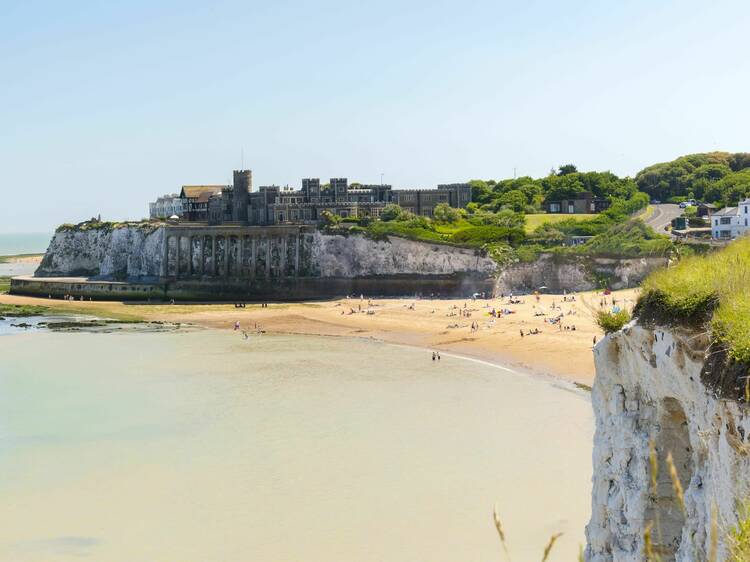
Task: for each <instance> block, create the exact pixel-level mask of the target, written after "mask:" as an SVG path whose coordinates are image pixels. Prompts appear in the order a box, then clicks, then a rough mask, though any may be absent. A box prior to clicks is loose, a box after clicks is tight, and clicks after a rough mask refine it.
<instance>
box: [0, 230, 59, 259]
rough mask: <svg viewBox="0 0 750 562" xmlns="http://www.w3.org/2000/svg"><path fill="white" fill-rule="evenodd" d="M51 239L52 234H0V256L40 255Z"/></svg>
mask: <svg viewBox="0 0 750 562" xmlns="http://www.w3.org/2000/svg"><path fill="white" fill-rule="evenodd" d="M51 239H52V234H51V233H49V232H31V233H24V234H0V256H14V255H17V254H42V253H44V252H45V250H46V249H47V246H48V245H49V241H50V240H51Z"/></svg>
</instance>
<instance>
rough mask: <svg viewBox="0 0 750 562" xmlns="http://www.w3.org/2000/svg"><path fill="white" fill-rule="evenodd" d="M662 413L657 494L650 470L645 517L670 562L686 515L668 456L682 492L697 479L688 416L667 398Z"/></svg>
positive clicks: (656, 437) (657, 442)
mask: <svg viewBox="0 0 750 562" xmlns="http://www.w3.org/2000/svg"><path fill="white" fill-rule="evenodd" d="M659 411H660V417H659V423H658V425H657V426H656V432H655V434H654V435H652V439H653V440H654V444H655V446H656V457H657V461H658V464H659V467H658V471H657V479H656V490H655V493H654V490H653V489H652V486H651V484H650V483H651V478H652V475H651V468H650V467H649V503H648V507H647V508H646V513H645V517H646V521H651V522H653V528H652V540H653V542H654V548H655V549H656V550H657V552H658V553H659V554H660V556H661V559H662V560H663V561H664V562H670V561H673V560H674V559H675V554H676V553H677V550H678V548H679V546H680V541H681V540H682V531H683V528H684V526H685V514H684V513H683V511H682V507H681V505H680V502H679V500H678V498H677V494H676V491H675V488H674V485H673V482H672V478H671V476H670V473H669V467H668V465H667V456H668V454H669V453H670V452H671V453H672V460H673V462H674V466H675V469H676V470H677V476H678V478H679V480H680V484H681V485H682V489H683V490H687V487H688V485H689V484H690V480H691V479H692V477H693V470H694V467H693V449H692V447H691V446H690V433H689V431H688V423H687V416H686V415H685V410H683V408H682V406H681V405H680V403H679V402H678V401H677V400H676V399H675V398H665V399H664V400H662V403H661V408H660V409H659Z"/></svg>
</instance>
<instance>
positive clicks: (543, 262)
mask: <svg viewBox="0 0 750 562" xmlns="http://www.w3.org/2000/svg"><path fill="white" fill-rule="evenodd" d="M665 265H666V258H659V257H655V258H630V259H614V258H600V257H594V258H592V257H583V256H582V257H580V258H566V259H560V258H558V259H556V257H555V256H553V255H551V254H542V255H540V256H539V258H538V259H537V260H535V261H534V262H531V263H516V264H513V265H510V266H508V267H506V268H504V269H503V270H502V271H501V272H500V273H499V275H498V278H497V289H496V290H497V292H506V293H507V292H509V291H518V290H521V289H526V290H533V289H537V288H538V287H542V286H546V287H548V288H549V289H550V290H553V291H562V290H566V291H590V290H594V289H598V288H600V287H602V286H604V285H608V286H609V287H610V288H611V289H625V288H628V287H635V286H637V285H638V284H639V283H640V282H641V281H642V280H643V279H644V278H645V277H646V276H647V275H648V274H649V273H650V272H652V271H653V270H654V269H657V268H659V267H663V266H665Z"/></svg>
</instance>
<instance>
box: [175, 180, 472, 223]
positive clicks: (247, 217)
mask: <svg viewBox="0 0 750 562" xmlns="http://www.w3.org/2000/svg"><path fill="white" fill-rule="evenodd" d="M180 198H181V199H182V200H183V203H182V209H183V214H182V216H181V218H182V219H183V220H187V221H192V222H206V223H208V224H211V225H220V224H227V223H239V224H245V225H258V226H261V225H270V224H314V223H317V222H319V221H321V220H322V219H323V216H324V212H325V211H328V212H330V213H332V214H334V215H339V216H341V217H364V216H369V217H373V218H377V217H379V216H380V213H381V211H382V210H383V208H384V207H385V206H386V205H388V204H389V203H395V204H397V205H400V206H401V207H402V208H403V209H404V210H406V211H410V212H412V213H414V214H416V215H422V216H426V217H430V216H432V213H433V211H434V209H435V206H436V205H438V204H439V203H446V204H448V205H450V206H451V207H456V208H463V207H466V205H468V204H469V203H470V202H471V186H470V185H469V184H467V183H454V184H441V185H438V186H437V188H436V189H398V190H396V189H393V188H392V187H391V186H390V185H362V184H352V185H349V182H348V181H347V179H346V178H331V180H330V182H329V183H328V184H327V185H321V183H320V179H318V178H305V179H303V180H302V187H301V189H292V188H289V187H284V188H282V187H279V186H277V185H270V186H261V187H260V188H258V190H257V191H254V190H253V180H252V171H250V170H235V171H234V178H233V182H232V185H185V186H183V187H182V191H181V192H180Z"/></svg>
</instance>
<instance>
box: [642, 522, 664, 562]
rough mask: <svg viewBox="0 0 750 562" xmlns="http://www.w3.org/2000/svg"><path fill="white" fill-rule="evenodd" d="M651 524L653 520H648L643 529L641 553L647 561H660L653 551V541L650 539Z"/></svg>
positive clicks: (652, 524)
mask: <svg viewBox="0 0 750 562" xmlns="http://www.w3.org/2000/svg"><path fill="white" fill-rule="evenodd" d="M653 526H654V523H653V521H649V522H648V523H647V524H646V528H645V529H644V530H643V554H644V555H645V556H646V560H647V561H648V562H661V557H660V556H659V555H658V554H657V553H656V552H655V551H654V542H653V541H652V540H651V528H652V527H653Z"/></svg>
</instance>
